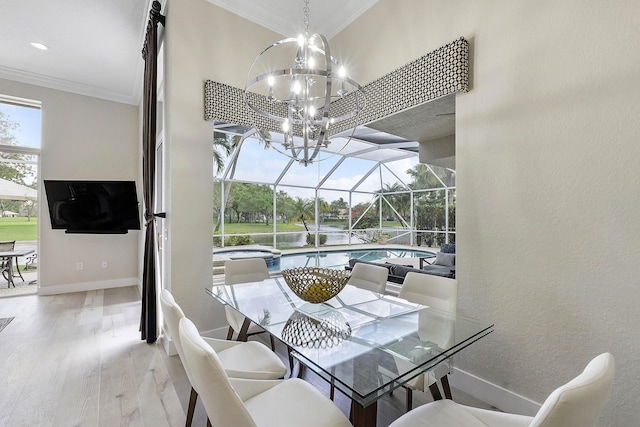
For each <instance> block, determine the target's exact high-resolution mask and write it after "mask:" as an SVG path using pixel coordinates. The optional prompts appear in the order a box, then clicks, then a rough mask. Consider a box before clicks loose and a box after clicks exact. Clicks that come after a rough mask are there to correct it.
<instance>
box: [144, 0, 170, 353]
mask: <svg viewBox="0 0 640 427" xmlns="http://www.w3.org/2000/svg"><path fill="white" fill-rule="evenodd" d="M158 23H161V24H162V25H163V26H164V16H163V15H161V14H160V3H159V2H158V1H154V2H153V4H152V5H151V10H150V11H149V23H148V24H147V34H146V37H145V42H144V47H143V48H142V58H143V59H144V89H143V90H144V93H143V101H142V102H143V107H142V108H143V118H142V121H143V122H142V187H143V188H142V191H143V198H144V222H145V233H146V234H145V241H144V260H143V262H144V266H143V271H142V312H141V314H140V332H141V339H142V340H147V343H154V342H156V340H157V339H158V314H157V311H158V308H157V304H156V301H157V289H156V278H157V272H156V259H155V257H156V241H155V236H156V227H155V216H156V215H155V214H153V213H152V212H153V209H154V206H155V195H154V191H153V190H154V185H155V178H156V106H157V99H156V98H157V85H158Z"/></svg>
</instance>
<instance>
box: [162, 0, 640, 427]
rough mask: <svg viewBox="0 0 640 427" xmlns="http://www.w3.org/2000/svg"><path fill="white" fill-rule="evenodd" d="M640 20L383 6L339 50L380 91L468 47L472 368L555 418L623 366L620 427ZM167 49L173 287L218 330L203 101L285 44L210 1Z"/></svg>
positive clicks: (464, 363)
mask: <svg viewBox="0 0 640 427" xmlns="http://www.w3.org/2000/svg"><path fill="white" fill-rule="evenodd" d="M638 16H640V6H639V4H638V3H637V2H633V3H632V2H628V1H624V0H617V1H611V2H598V1H593V0H591V1H587V2H582V1H577V0H561V1H557V0H556V1H551V0H547V1H542V2H531V1H525V0H494V1H483V2H469V1H448V2H443V1H435V0H429V1H427V0H404V1H402V2H397V1H392V0H380V1H379V3H377V4H376V5H375V6H374V7H373V8H371V9H370V10H369V11H367V12H366V13H365V14H364V15H363V16H362V17H361V18H360V19H359V20H358V21H356V22H355V23H354V24H352V25H351V26H350V27H349V28H347V29H346V30H345V31H343V32H342V33H341V34H339V35H338V36H336V37H335V38H334V40H332V43H331V47H332V51H333V52H334V54H335V56H337V57H340V58H344V59H345V60H346V62H347V63H348V64H349V69H350V71H351V74H352V75H353V76H354V77H355V78H356V80H358V81H359V82H360V83H362V84H366V83H368V82H369V81H371V80H373V79H375V78H377V77H379V76H381V75H383V74H385V73H387V72H389V71H392V70H393V69H395V68H397V67H399V66H401V65H403V64H405V63H407V62H409V61H410V60H413V59H415V58H417V57H419V56H421V55H423V54H425V53H428V52H430V51H432V50H434V49H436V48H438V47H440V46H442V45H444V44H446V43H449V42H450V41H452V40H454V39H456V38H458V37H460V36H464V37H465V38H467V39H468V40H469V41H470V44H471V79H472V81H471V91H470V92H469V93H467V94H461V95H459V96H458V98H457V124H456V131H457V135H456V152H457V184H458V191H457V195H458V205H457V225H458V237H457V242H458V277H459V281H460V302H459V308H460V311H461V312H462V313H463V314H467V315H470V316H473V317H478V318H481V319H486V320H490V321H493V322H495V333H493V334H492V335H490V336H489V337H487V338H486V339H483V340H482V341H481V342H479V343H477V344H474V346H473V347H472V348H470V349H469V351H466V352H463V353H461V354H460V355H459V356H457V357H456V365H457V366H458V367H460V368H462V369H463V370H466V371H469V372H471V373H472V374H475V375H477V376H479V377H481V378H484V379H486V380H488V381H490V382H493V383H495V384H497V385H500V386H503V387H505V388H507V389H509V390H511V391H514V392H517V393H520V394H522V395H524V396H526V397H529V398H532V399H534V400H537V401H541V400H543V399H544V398H545V397H546V395H547V394H548V393H549V392H550V391H551V390H552V389H553V388H555V387H557V386H559V385H560V384H562V383H564V382H565V381H566V380H568V379H569V378H571V377H572V376H574V375H575V374H577V373H578V372H579V371H580V370H581V368H582V367H583V366H584V364H586V362H587V361H588V360H589V359H591V358H592V357H593V356H595V355H597V354H598V353H600V352H603V351H610V352H612V353H613V354H614V356H615V357H616V360H617V369H618V371H617V376H616V383H615V385H614V391H613V395H612V398H611V400H610V403H609V404H608V406H607V408H606V409H605V412H604V414H603V418H602V420H601V425H608V426H613V425H616V426H630V425H636V424H637V423H638V420H640V398H639V397H638V394H637V393H634V391H635V386H636V383H637V379H638V378H640V364H638V363H637V362H638V354H640V341H639V340H638V339H637V332H636V325H637V324H638V323H639V322H638V321H639V320H640V314H638V310H637V309H636V305H637V299H638V298H637V295H638V290H637V289H638V286H639V285H640V279H639V278H640V266H639V265H640V264H639V263H638V260H639V259H640V245H639V244H638V243H639V242H640V222H639V221H638V218H640V148H639V144H638V141H640V135H639V134H640V120H638V117H640V114H639V113H640V111H639V110H640V102H638V99H639V98H638V93H640V81H639V79H638V78H637V77H638V73H639V72H640V55H638V54H637V52H636V50H635V45H634V43H635V42H636V41H637V40H638V39H639V36H640V33H639V28H640V26H638V25H637V17H638ZM168 33H169V36H168V37H169V38H168V40H169V47H170V52H169V55H170V60H169V62H170V66H169V70H168V74H169V85H170V91H169V93H170V97H171V99H170V100H168V101H169V103H170V104H171V106H170V110H171V127H172V129H171V145H172V147H171V159H172V162H175V163H174V164H173V165H172V168H171V180H172V181H171V188H172V191H173V192H174V196H175V197H173V200H172V203H171V212H170V215H171V221H172V227H171V229H172V230H171V250H172V258H171V263H172V276H171V286H172V289H173V290H174V292H175V293H177V294H178V297H179V302H180V303H181V304H185V303H186V306H187V311H188V315H191V316H194V317H196V321H198V322H199V324H200V325H199V326H200V327H213V326H220V323H218V322H221V321H222V320H221V316H220V315H219V314H218V315H216V316H217V317H216V316H214V315H212V314H211V307H210V306H208V304H207V303H206V301H203V298H202V291H201V289H202V287H203V286H204V285H206V284H208V281H209V280H210V268H211V265H210V263H211V258H210V248H211V242H210V233H209V232H208V231H206V232H204V231H203V230H208V229H209V228H210V227H211V218H210V215H211V205H210V204H211V201H210V199H209V198H208V195H209V194H211V191H212V189H211V185H210V184H209V182H210V178H211V175H212V170H211V162H210V158H209V157H210V153H211V144H210V137H211V135H210V133H211V127H210V125H207V124H204V123H203V122H202V120H201V117H202V103H203V99H202V85H203V81H204V80H205V79H207V78H210V79H213V80H217V81H220V82H223V83H227V84H231V85H234V86H237V87H242V85H243V84H244V77H245V74H244V73H245V72H246V69H247V67H248V61H250V60H251V59H252V58H253V57H254V56H255V54H256V53H257V49H258V48H260V47H263V46H264V45H266V44H267V43H270V42H273V41H275V40H277V39H279V38H280V37H278V36H277V35H275V34H271V33H269V32H268V31H266V30H262V29H260V28H258V27H256V26H254V25H252V24H249V23H248V22H246V21H243V20H241V19H239V18H237V17H235V16H233V15H230V14H229V13H227V12H225V11H224V10H222V9H219V8H216V7H215V6H212V5H210V4H208V3H206V2H205V1H204V0H187V1H182V2H171V5H170V8H169V10H168ZM175 193H179V194H178V195H177V196H176V194H175ZM480 397H482V396H480Z"/></svg>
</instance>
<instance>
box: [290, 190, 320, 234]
mask: <svg viewBox="0 0 640 427" xmlns="http://www.w3.org/2000/svg"><path fill="white" fill-rule="evenodd" d="M292 210H293V216H292V218H293V219H294V220H295V219H300V220H302V225H304V229H305V230H307V235H308V236H311V233H309V227H307V220H308V219H313V216H314V211H315V202H314V201H313V200H310V199H303V198H302V197H296V198H295V200H294V201H293V205H292Z"/></svg>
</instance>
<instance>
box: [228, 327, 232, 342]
mask: <svg viewBox="0 0 640 427" xmlns="http://www.w3.org/2000/svg"><path fill="white" fill-rule="evenodd" d="M231 338H233V328H232V327H231V326H229V330H228V331H227V339H228V340H230V339H231Z"/></svg>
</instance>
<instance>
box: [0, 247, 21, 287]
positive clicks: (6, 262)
mask: <svg viewBox="0 0 640 427" xmlns="http://www.w3.org/2000/svg"><path fill="white" fill-rule="evenodd" d="M15 247H16V241H15V240H10V241H3V242H0V252H11V251H13V250H14V249H15ZM11 258H12V257H7V256H5V257H0V272H1V273H2V277H4V278H5V279H6V281H7V286H9V285H10V284H11V282H12V280H13V279H12V278H11V277H9V275H10V274H12V272H11V270H12V268H11V262H12V259H11ZM16 261H17V260H16ZM18 274H20V270H18ZM20 277H22V275H20ZM23 280H24V279H23Z"/></svg>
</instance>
